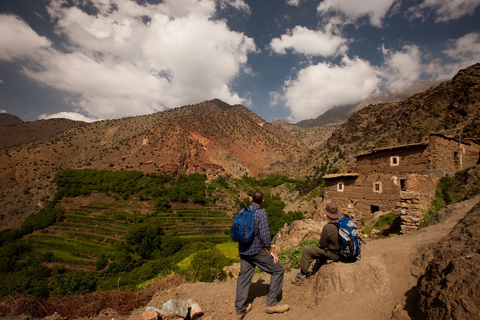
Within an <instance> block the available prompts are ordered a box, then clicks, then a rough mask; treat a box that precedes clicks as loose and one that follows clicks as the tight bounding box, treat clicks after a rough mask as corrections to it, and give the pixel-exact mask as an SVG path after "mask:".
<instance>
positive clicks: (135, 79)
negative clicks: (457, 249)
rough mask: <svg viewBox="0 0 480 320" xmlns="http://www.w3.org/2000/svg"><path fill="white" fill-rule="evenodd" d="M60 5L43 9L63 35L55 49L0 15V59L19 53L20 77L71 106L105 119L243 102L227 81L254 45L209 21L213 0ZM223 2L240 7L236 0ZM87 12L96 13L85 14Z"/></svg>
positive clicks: (60, 1)
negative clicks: (203, 103) (215, 101)
mask: <svg viewBox="0 0 480 320" xmlns="http://www.w3.org/2000/svg"><path fill="white" fill-rule="evenodd" d="M66 3H72V2H66V1H64V0H53V1H51V3H50V5H49V7H48V13H49V15H50V17H51V19H52V20H53V21H54V22H55V32H56V33H57V34H59V35H60V36H61V37H62V38H64V39H67V40H66V41H65V42H63V43H62V44H61V46H62V47H63V48H64V49H63V50H61V51H60V50H55V49H53V48H52V46H51V43H50V41H49V40H48V39H46V38H44V37H41V36H39V35H38V34H36V33H35V32H34V31H33V30H32V29H31V28H30V27H29V26H28V25H27V24H26V23H25V22H23V21H21V20H20V19H19V18H17V17H14V16H6V15H0V23H1V21H6V22H5V23H8V24H7V25H5V28H4V27H2V25H0V28H1V29H2V30H5V31H4V34H3V35H2V37H1V39H0V59H2V60H7V61H8V60H9V59H10V60H11V59H13V58H15V57H16V58H17V59H18V57H21V58H22V59H24V62H25V63H24V64H23V72H24V74H25V75H27V76H28V77H30V78H31V79H34V80H35V81H37V82H38V83H40V84H42V85H47V86H50V87H53V88H55V89H58V90H61V91H63V92H65V93H67V94H68V95H69V100H68V101H70V103H71V104H72V106H73V107H74V108H80V110H82V111H83V112H85V113H86V114H88V115H89V116H91V117H92V118H103V119H108V118H118V117H123V116H132V115H138V114H148V113H152V112H156V111H161V110H165V109H167V108H171V107H178V106H181V105H184V104H189V103H196V102H199V101H203V100H207V99H213V98H219V99H222V100H224V101H225V102H227V103H230V104H237V103H242V102H244V99H243V98H242V97H240V96H239V95H238V94H237V93H235V92H233V91H232V89H231V83H232V82H233V80H234V79H235V78H236V77H237V76H238V75H239V74H241V73H242V72H243V68H244V67H246V63H247V56H248V54H249V53H252V52H256V46H255V43H254V41H253V39H251V38H248V37H246V36H245V35H244V34H243V33H239V32H234V31H231V30H230V29H229V28H228V26H227V25H226V23H225V21H221V20H214V19H213V17H214V15H215V10H216V8H217V7H216V2H215V1H214V0H203V1H196V0H166V1H163V2H162V3H160V4H148V3H147V4H143V5H140V4H138V3H137V2H136V1H131V0H117V1H116V2H115V5H112V3H111V2H110V1H107V0H94V1H91V2H89V3H88V4H85V5H89V6H91V8H89V10H85V8H82V7H80V4H81V2H73V3H76V4H78V5H79V6H71V5H70V6H68V5H66ZM223 3H224V4H225V5H230V6H233V7H235V8H238V9H239V10H243V11H246V10H248V6H247V5H246V4H245V3H244V1H242V0H224V1H223ZM92 10H95V11H96V12H97V14H95V15H91V14H88V13H87V11H90V12H91V11H92ZM12 26H13V27H14V28H12ZM5 39H17V41H16V42H15V41H7V40H5ZM58 47H59V46H56V48H58ZM33 53H35V54H33Z"/></svg>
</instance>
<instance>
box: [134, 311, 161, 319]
mask: <svg viewBox="0 0 480 320" xmlns="http://www.w3.org/2000/svg"><path fill="white" fill-rule="evenodd" d="M159 316H160V313H159V312H158V311H153V310H152V311H145V312H144V313H142V314H140V316H139V317H138V320H157V319H158V317H159Z"/></svg>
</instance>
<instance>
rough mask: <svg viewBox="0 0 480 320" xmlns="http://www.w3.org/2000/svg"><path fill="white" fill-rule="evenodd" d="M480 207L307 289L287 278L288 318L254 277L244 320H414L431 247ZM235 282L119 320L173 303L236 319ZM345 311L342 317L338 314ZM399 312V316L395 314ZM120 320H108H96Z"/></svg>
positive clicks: (384, 243) (160, 299)
mask: <svg viewBox="0 0 480 320" xmlns="http://www.w3.org/2000/svg"><path fill="white" fill-rule="evenodd" d="M478 202H480V196H477V197H476V198H473V199H470V200H467V201H464V202H461V203H458V204H454V205H451V206H449V208H448V210H449V214H448V215H445V218H444V219H443V221H441V222H440V223H438V224H436V225H433V226H429V227H426V228H424V229H422V230H419V231H416V232H413V233H409V234H406V235H400V236H394V237H389V238H385V239H379V240H373V241H368V242H367V243H366V244H365V245H363V247H362V259H361V260H360V261H357V262H355V263H350V264H346V263H329V264H327V265H324V266H323V267H322V268H321V269H320V271H319V272H318V273H317V274H316V275H314V276H312V277H310V278H309V280H308V285H307V286H302V287H297V286H293V285H292V284H291V280H292V279H293V278H294V277H295V275H296V272H297V270H291V271H288V272H286V273H285V283H284V287H283V295H282V300H281V303H282V304H288V305H290V311H288V312H286V313H284V314H274V315H270V314H266V313H265V296H266V294H267V292H268V287H269V281H270V278H269V275H267V274H256V275H254V278H253V281H252V285H251V287H250V296H249V300H250V301H251V302H252V305H253V309H252V311H251V312H250V313H248V314H247V315H246V316H245V319H298V320H300V319H302V320H310V319H312V320H313V319H332V320H335V319H347V318H352V319H392V315H395V317H394V318H395V319H412V318H411V317H410V316H409V312H410V315H411V314H412V313H411V312H412V310H405V308H404V306H405V301H406V299H407V296H408V292H409V290H411V288H412V287H414V286H415V285H416V283H417V280H418V277H419V276H420V275H421V274H423V272H424V270H425V266H426V264H427V263H428V262H429V261H430V260H431V258H432V253H431V250H430V247H431V246H432V245H434V244H436V243H438V242H439V241H440V240H441V239H442V238H443V237H445V236H446V235H448V233H449V232H450V230H451V229H452V227H453V226H454V225H455V224H456V223H457V222H458V221H459V220H460V219H461V218H462V217H463V216H464V215H465V214H466V213H467V212H468V211H469V210H470V209H471V208H472V207H473V206H474V205H475V204H477V203H478ZM235 285H236V281H235V279H232V280H229V281H226V282H217V283H201V282H198V283H188V284H182V285H180V286H178V287H176V288H171V289H167V290H164V291H162V292H158V293H157V294H156V295H155V296H154V298H153V299H152V300H151V301H150V302H149V303H148V304H147V305H146V306H145V307H144V308H140V309H137V310H135V311H134V312H133V313H132V314H131V315H130V316H124V317H122V318H123V319H121V320H137V319H138V317H139V315H140V314H141V313H142V312H143V311H145V308H146V307H147V306H154V307H157V308H161V306H162V305H163V303H165V302H166V301H168V300H170V299H181V300H185V301H186V300H187V299H192V300H194V301H196V302H197V303H198V304H199V305H200V306H201V308H202V309H203V311H204V312H205V315H204V316H203V317H202V318H201V319H215V320H229V319H236V315H235V310H234V303H235ZM340 310H341V312H340ZM394 310H395V312H394ZM112 318H115V320H119V319H120V317H118V316H115V315H109V314H104V315H103V316H102V317H99V318H98V319H96V320H106V319H108V320H111V319H112Z"/></svg>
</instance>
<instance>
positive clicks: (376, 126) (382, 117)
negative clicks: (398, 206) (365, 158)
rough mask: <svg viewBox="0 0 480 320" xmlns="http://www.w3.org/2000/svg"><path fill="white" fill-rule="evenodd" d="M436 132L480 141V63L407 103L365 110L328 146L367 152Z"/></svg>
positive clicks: (347, 124) (381, 105)
mask: <svg viewBox="0 0 480 320" xmlns="http://www.w3.org/2000/svg"><path fill="white" fill-rule="evenodd" d="M430 133H442V134H445V135H447V136H453V137H461V138H462V139H468V138H471V139H474V138H478V137H480V64H475V65H473V66H471V67H469V68H466V69H463V70H460V71H459V72H458V73H457V75H456V76H455V77H454V78H453V79H451V80H449V81H446V82H443V83H441V84H440V85H438V86H436V87H433V88H431V89H428V90H427V91H425V92H422V93H417V94H415V95H413V96H411V97H410V98H408V99H406V100H403V101H399V102H391V103H383V104H376V105H369V106H367V107H365V108H363V109H361V110H359V111H358V112H356V113H355V114H353V115H352V116H351V117H350V118H349V119H348V121H347V122H346V123H345V124H343V125H342V126H340V127H339V128H338V129H337V130H336V131H335V132H334V133H333V134H332V136H331V137H330V138H329V139H328V141H327V144H328V145H337V146H344V147H347V148H349V150H350V152H353V153H361V152H365V151H370V150H371V149H373V148H380V147H389V146H395V145H404V144H412V143H419V142H423V141H426V139H428V135H429V134H430Z"/></svg>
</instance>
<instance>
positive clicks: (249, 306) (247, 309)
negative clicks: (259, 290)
mask: <svg viewBox="0 0 480 320" xmlns="http://www.w3.org/2000/svg"><path fill="white" fill-rule="evenodd" d="M250 310H252V304H251V303H249V304H248V305H247V307H246V308H245V311H244V312H243V313H242V314H237V319H243V317H245V315H246V314H247V313H248V312H249V311H250Z"/></svg>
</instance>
